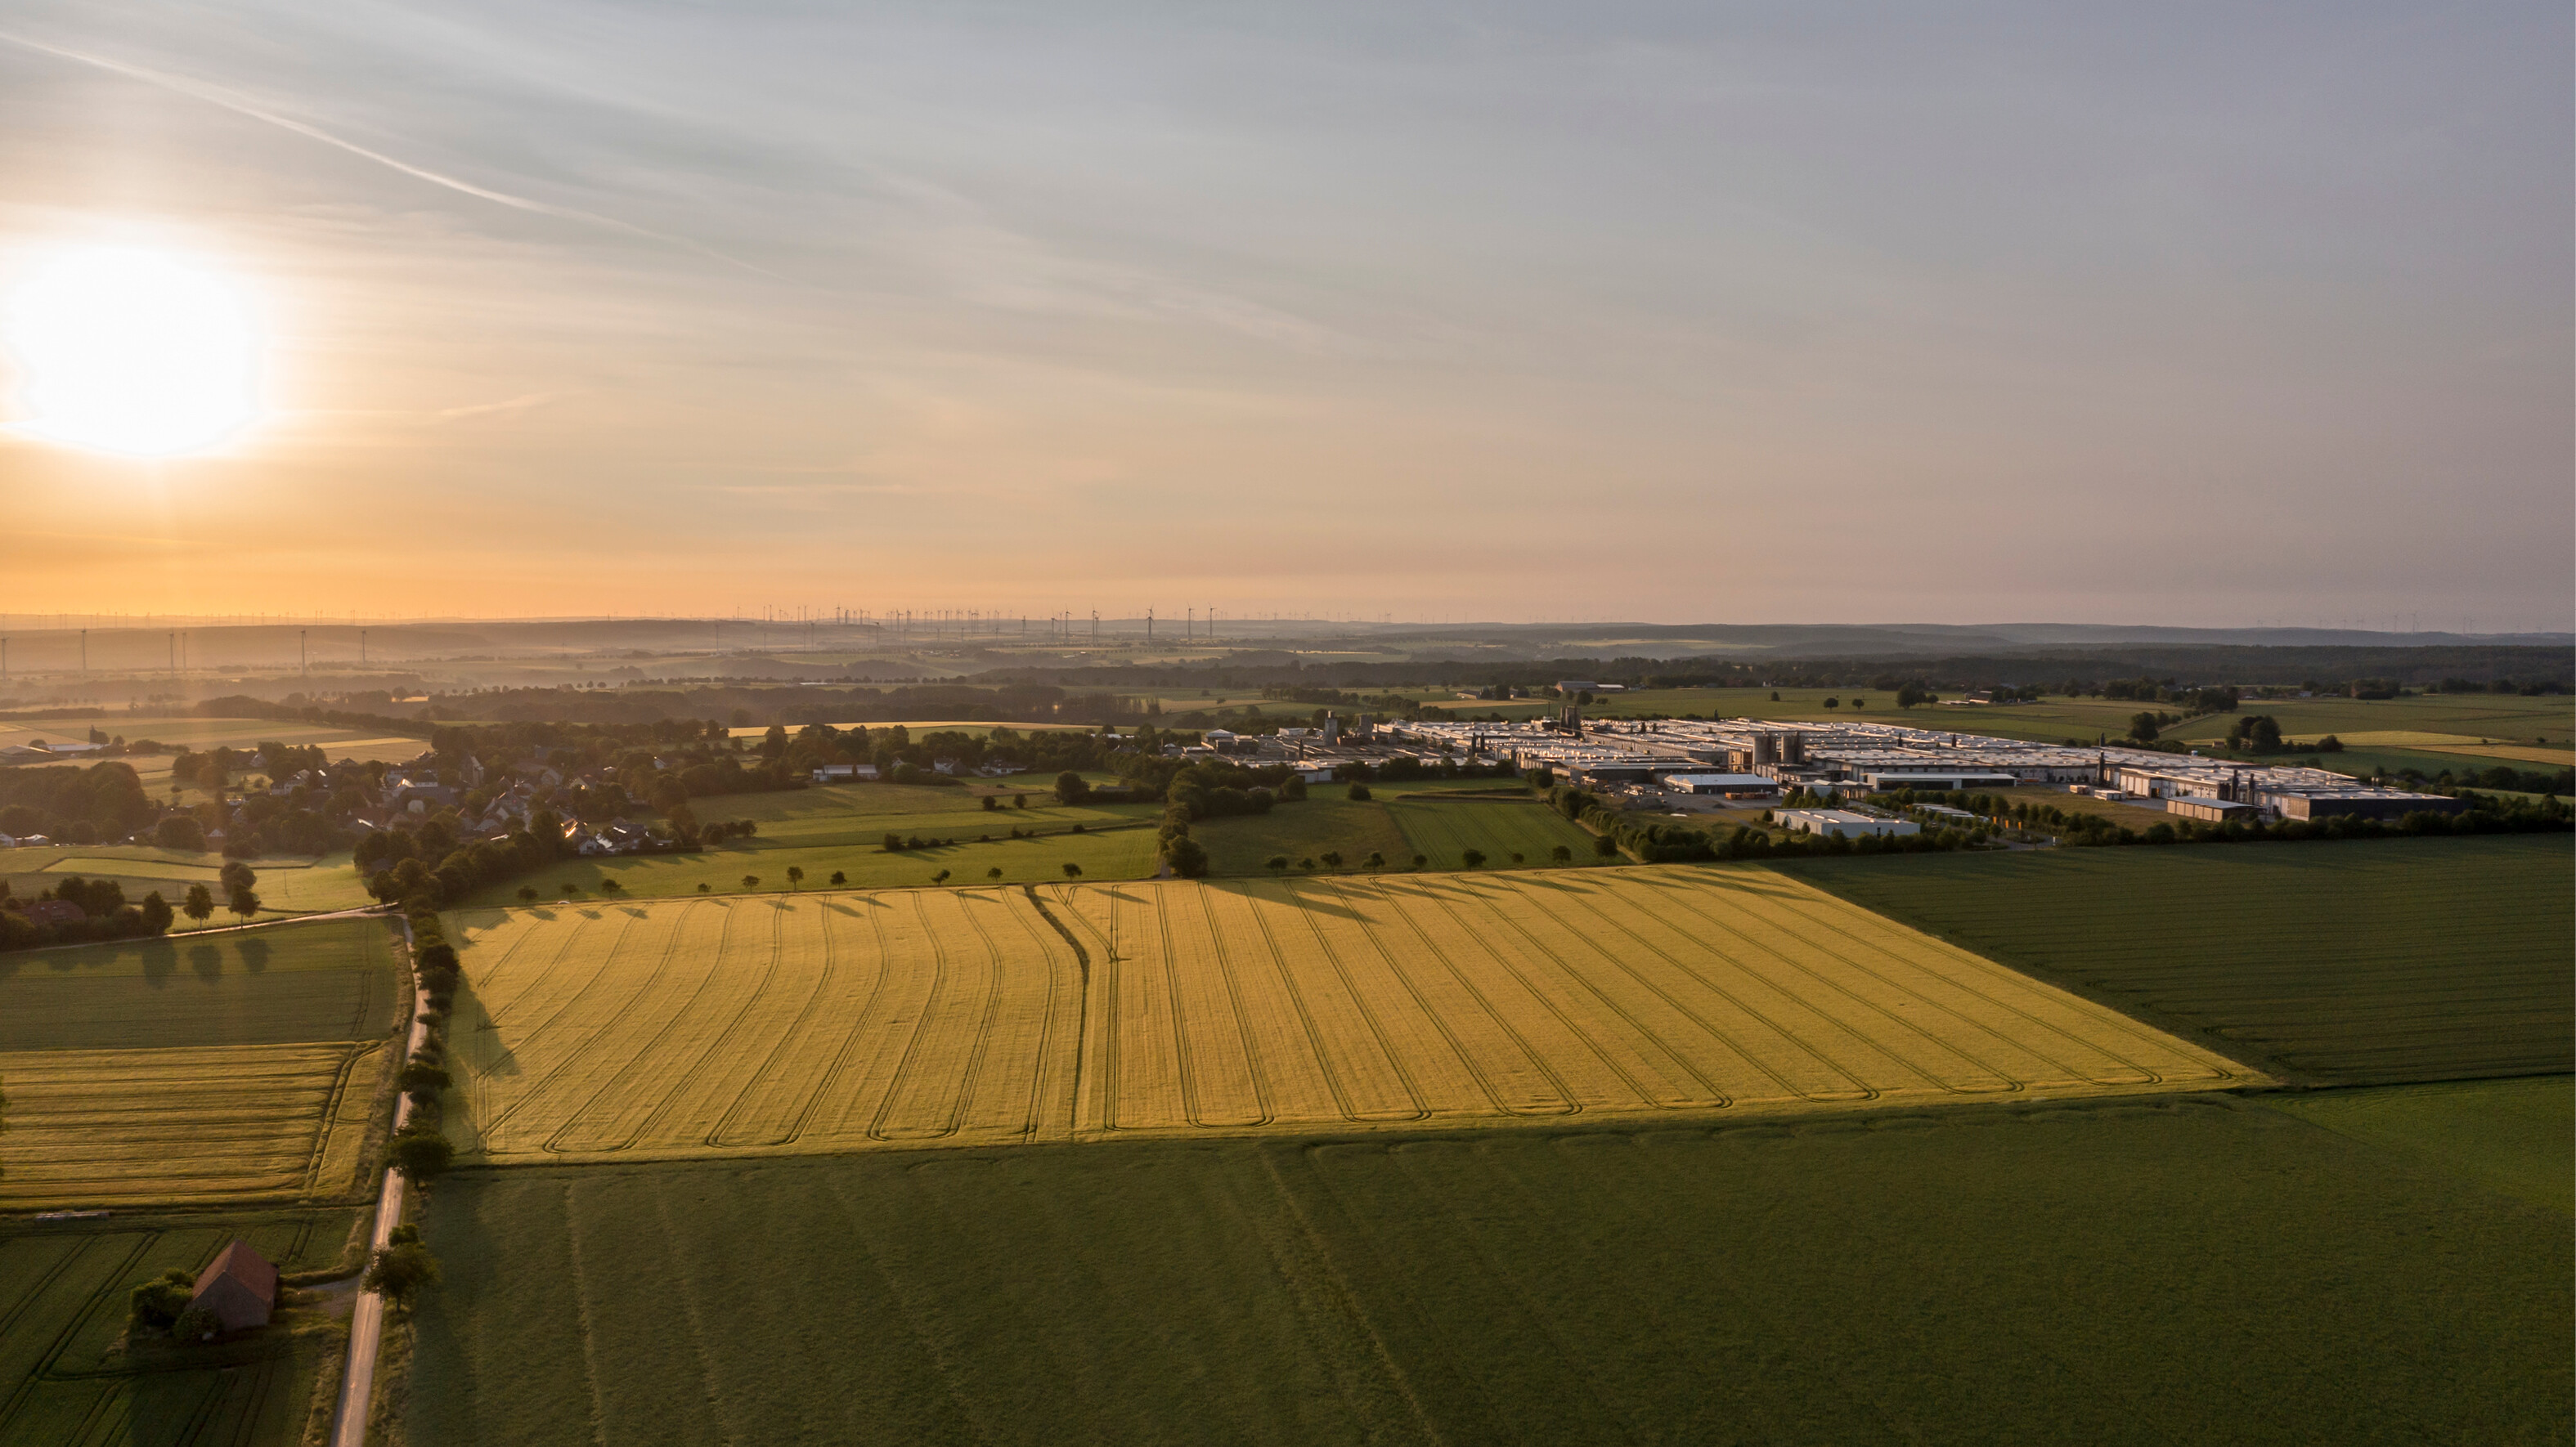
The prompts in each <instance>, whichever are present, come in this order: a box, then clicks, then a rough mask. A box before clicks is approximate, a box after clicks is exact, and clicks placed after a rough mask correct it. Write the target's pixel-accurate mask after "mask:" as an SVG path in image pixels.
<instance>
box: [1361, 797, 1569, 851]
mask: <svg viewBox="0 0 2576 1447" xmlns="http://www.w3.org/2000/svg"><path fill="white" fill-rule="evenodd" d="M1386 807H1387V812H1388V813H1390V814H1392V815H1394V816H1395V823H1396V827H1397V828H1398V829H1401V830H1403V831H1404V840H1405V844H1406V846H1407V849H1406V853H1407V854H1408V855H1412V854H1427V855H1429V856H1430V857H1431V867H1432V868H1434V869H1456V868H1460V867H1462V856H1464V855H1465V853H1466V852H1467V851H1468V850H1470V849H1480V850H1482V851H1484V854H1485V857H1486V860H1487V864H1486V866H1485V867H1487V868H1489V869H1499V868H1505V867H1508V866H1510V864H1511V862H1512V856H1513V855H1514V854H1518V855H1520V856H1521V858H1522V861H1523V862H1524V863H1525V864H1526V865H1528V866H1531V867H1538V866H1542V865H1550V864H1552V863H1553V861H1552V859H1551V858H1550V855H1549V851H1550V850H1552V849H1554V848H1556V847H1557V846H1558V845H1563V846H1565V847H1566V849H1567V850H1569V851H1570V852H1571V853H1572V854H1573V856H1574V862H1575V863H1577V864H1595V863H1598V862H1600V861H1599V859H1598V857H1597V856H1595V855H1594V854H1593V852H1592V835H1591V833H1590V832H1589V831H1587V830H1585V829H1584V828H1582V827H1581V826H1580V825H1577V824H1575V823H1574V822H1573V821H1572V820H1569V819H1567V818H1566V817H1565V816H1564V815H1562V814H1559V813H1558V812H1556V811H1555V810H1554V809H1551V808H1549V807H1547V806H1546V805H1545V804H1542V803H1540V802H1538V801H1537V800H1536V799H1443V798H1439V797H1436V796H1434V797H1431V798H1404V797H1394V798H1390V799H1389V800H1388V801H1387V806H1386Z"/></svg>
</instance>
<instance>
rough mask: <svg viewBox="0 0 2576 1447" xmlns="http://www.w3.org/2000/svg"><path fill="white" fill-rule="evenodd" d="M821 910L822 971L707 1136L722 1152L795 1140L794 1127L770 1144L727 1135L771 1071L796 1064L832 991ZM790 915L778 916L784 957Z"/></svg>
mask: <svg viewBox="0 0 2576 1447" xmlns="http://www.w3.org/2000/svg"><path fill="white" fill-rule="evenodd" d="M822 908H823V907H822V906H821V905H820V904H817V905H816V906H815V909H816V914H815V916H814V929H815V933H816V936H817V938H819V939H820V940H821V942H822V952H823V967H822V968H821V969H820V970H818V971H817V972H816V973H815V976H814V988H813V989H812V990H810V991H808V992H807V994H806V996H805V1007H804V1008H803V1009H801V1010H798V1011H797V1012H796V1018H795V1020H793V1021H792V1022H790V1023H789V1024H788V1026H787V1028H786V1029H785V1030H782V1031H780V1032H779V1035H778V1039H777V1041H776V1043H774V1044H772V1045H771V1046H770V1047H769V1053H768V1054H766V1055H764V1056H762V1057H761V1060H760V1064H759V1065H758V1066H757V1067H756V1068H754V1069H753V1071H752V1072H751V1078H750V1079H749V1080H747V1081H745V1082H744V1083H743V1087H742V1090H741V1091H740V1092H739V1093H737V1094H736V1095H735V1096H734V1098H733V1104H732V1105H730V1106H728V1107H726V1109H725V1113H724V1114H723V1115H722V1116H720V1117H718V1118H717V1120H716V1128H715V1129H714V1130H712V1131H709V1132H708V1133H707V1144H708V1145H711V1146H716V1147H720V1148H735V1149H741V1148H748V1147H752V1146H763V1145H786V1144H788V1143H790V1142H792V1141H793V1140H795V1139H796V1127H795V1126H794V1125H792V1124H791V1125H790V1126H789V1127H788V1131H787V1134H785V1135H783V1136H778V1137H776V1138H774V1139H770V1140H750V1141H744V1140H729V1139H727V1133H728V1132H729V1131H731V1130H732V1129H733V1125H734V1120H735V1117H736V1116H738V1115H739V1114H740V1113H741V1112H743V1111H744V1110H747V1109H749V1108H751V1106H752V1104H753V1102H754V1101H755V1100H756V1099H757V1098H758V1096H759V1093H760V1084H761V1082H762V1081H763V1080H765V1079H767V1078H768V1077H769V1074H770V1071H771V1070H772V1069H773V1068H775V1067H777V1066H778V1065H779V1064H780V1062H781V1061H782V1059H784V1060H790V1061H792V1060H793V1058H794V1047H795V1046H796V1045H797V1044H798V1043H799V1041H800V1039H801V1037H802V1036H803V1035H804V1033H805V1025H806V1022H807V1021H809V1020H811V1019H813V1018H814V1012H815V1010H816V1009H818V1008H820V1007H821V1005H822V1003H823V1000H824V997H825V996H826V995H827V994H828V993H829V991H830V987H831V984H832V974H833V969H834V966H835V965H836V964H837V963H838V962H837V960H836V959H835V957H834V955H833V952H832V928H831V924H830V921H829V919H828V918H827V917H826V916H825V915H824V914H823V913H822V912H821V911H822ZM788 913H789V912H788V911H780V914H779V925H778V929H779V935H780V938H781V941H782V949H781V950H780V953H782V954H783V953H785V951H784V948H783V942H784V939H785V935H786V931H787V925H786V922H785V921H786V915H787V914H788ZM818 1088H819V1087H818ZM807 1100H808V1107H807V1108H808V1109H811V1101H812V1096H811V1094H810V1093H809V1095H808V1097H807ZM804 1116H805V1112H804V1111H799V1112H798V1113H797V1119H798V1120H800V1121H801V1120H802V1119H804Z"/></svg>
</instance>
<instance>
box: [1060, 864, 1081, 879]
mask: <svg viewBox="0 0 2576 1447" xmlns="http://www.w3.org/2000/svg"><path fill="white" fill-rule="evenodd" d="M1064 877H1065V878H1067V879H1080V878H1081V877H1082V866H1081V865H1079V864H1067V865H1066V866H1065V867H1064Z"/></svg>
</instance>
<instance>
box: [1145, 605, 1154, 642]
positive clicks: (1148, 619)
mask: <svg viewBox="0 0 2576 1447" xmlns="http://www.w3.org/2000/svg"><path fill="white" fill-rule="evenodd" d="M1145 641H1146V642H1148V643H1151V642H1153V641H1154V610H1153V609H1151V608H1148V609H1146V610H1145Z"/></svg>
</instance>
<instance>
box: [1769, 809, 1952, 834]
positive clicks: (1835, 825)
mask: <svg viewBox="0 0 2576 1447" xmlns="http://www.w3.org/2000/svg"><path fill="white" fill-rule="evenodd" d="M1771 817H1772V818H1774V819H1776V820H1778V821H1779V822H1780V823H1781V825H1782V826H1783V827H1785V828H1786V829H1788V831H1789V832H1790V833H1792V834H1825V835H1833V836H1838V837H1840V838H1844V839H1858V838H1860V837H1862V836H1863V835H1871V834H1875V835H1881V836H1887V835H1904V834H1920V833H1922V832H1923V826H1922V825H1920V824H1916V823H1913V822H1912V821H1910V820H1905V819H1885V818H1881V817H1879V816H1878V815H1876V814H1855V813H1853V812H1852V811H1851V810H1849V809H1780V810H1775V811H1774V812H1773V813H1772V815H1771Z"/></svg>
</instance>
